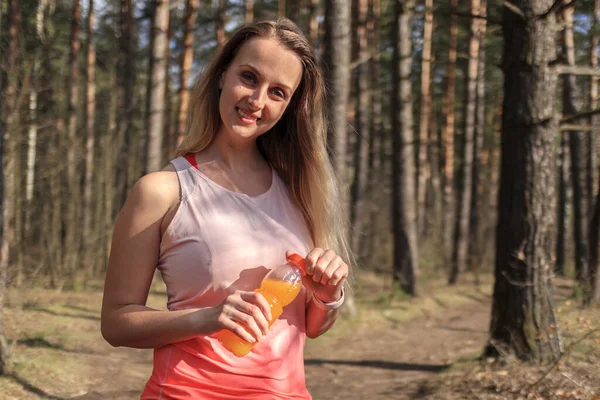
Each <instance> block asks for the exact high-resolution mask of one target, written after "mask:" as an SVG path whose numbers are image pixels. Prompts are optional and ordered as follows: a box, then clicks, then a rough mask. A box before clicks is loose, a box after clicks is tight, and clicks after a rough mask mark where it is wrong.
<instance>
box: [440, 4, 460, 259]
mask: <svg viewBox="0 0 600 400" xmlns="http://www.w3.org/2000/svg"><path fill="white" fill-rule="evenodd" d="M450 7H451V8H452V10H456V9H457V7H458V0H451V1H450ZM457 46H458V21H457V16H456V14H452V15H451V16H450V38H449V48H448V66H447V68H446V94H445V96H444V105H443V108H444V126H443V127H442V142H443V145H444V220H443V224H442V225H443V230H444V232H443V238H444V249H445V258H448V255H449V254H450V249H451V247H452V234H453V233H454V231H453V229H452V228H453V225H452V223H453V221H454V99H455V97H456V93H455V90H456V49H457Z"/></svg>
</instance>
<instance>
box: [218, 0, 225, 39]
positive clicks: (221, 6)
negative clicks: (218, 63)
mask: <svg viewBox="0 0 600 400" xmlns="http://www.w3.org/2000/svg"><path fill="white" fill-rule="evenodd" d="M216 1H217V5H216V7H215V32H216V33H217V46H221V45H222V44H223V43H224V42H225V7H226V4H225V1H226V0H216Z"/></svg>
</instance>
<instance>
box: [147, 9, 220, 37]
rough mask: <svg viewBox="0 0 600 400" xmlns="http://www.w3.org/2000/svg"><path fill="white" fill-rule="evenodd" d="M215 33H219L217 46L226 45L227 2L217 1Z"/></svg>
mask: <svg viewBox="0 0 600 400" xmlns="http://www.w3.org/2000/svg"><path fill="white" fill-rule="evenodd" d="M157 1H162V0H157ZM215 31H216V33H217V46H222V45H223V43H225V0H217V6H216V9H215Z"/></svg>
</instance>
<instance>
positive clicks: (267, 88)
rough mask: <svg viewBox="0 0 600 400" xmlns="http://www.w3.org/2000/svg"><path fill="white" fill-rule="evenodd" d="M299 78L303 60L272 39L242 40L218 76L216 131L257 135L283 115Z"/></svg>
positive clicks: (235, 137) (233, 136) (242, 136)
mask: <svg viewBox="0 0 600 400" xmlns="http://www.w3.org/2000/svg"><path fill="white" fill-rule="evenodd" d="M301 79H302V63H301V61H300V59H299V58H298V56H297V55H296V54H295V53H294V52H293V51H291V50H289V49H287V48H286V47H284V46H282V45H281V44H280V43H279V42H277V41H276V40H273V39H264V38H253V39H250V40H248V41H247V42H246V43H244V44H243V45H242V46H241V47H240V49H239V50H238V53H237V54H236V56H235V58H234V59H233V60H232V62H231V64H230V65H229V67H228V68H227V70H226V71H225V73H224V74H223V76H222V77H221V83H220V88H221V90H222V92H221V96H220V99H219V113H220V116H221V127H220V129H219V133H218V135H223V134H227V135H229V136H230V137H231V139H233V140H235V141H238V140H240V139H242V140H247V139H254V140H255V139H256V138H257V137H258V136H260V135H262V134H263V133H265V132H267V131H268V130H269V129H271V128H272V127H273V126H274V125H275V124H276V123H277V121H279V119H280V118H281V116H282V115H283V113H284V111H285V109H286V107H287V105H288V104H289V102H290V100H291V99H292V95H293V94H294V92H295V90H296V88H297V87H298V85H299V84H300V80H301Z"/></svg>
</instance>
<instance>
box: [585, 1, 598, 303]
mask: <svg viewBox="0 0 600 400" xmlns="http://www.w3.org/2000/svg"><path fill="white" fill-rule="evenodd" d="M592 21H593V22H592V29H591V32H592V34H591V37H592V40H591V45H592V46H591V50H590V55H591V59H592V62H591V64H592V68H597V66H598V51H597V47H598V36H597V34H596V29H598V26H600V0H595V1H594V15H593V17H592ZM590 78H591V86H590V107H591V108H590V109H596V108H597V107H598V80H597V79H596V78H595V77H593V76H592V77H590ZM591 125H592V126H596V125H595V124H594V117H592V124H591ZM597 132H598V130H597V128H596V130H595V131H594V132H590V146H589V152H590V167H591V168H592V175H593V166H594V156H593V155H594V154H595V151H596V149H595V143H594V142H596V143H600V140H598V138H597V137H595V139H593V140H592V138H594V134H595V133H597ZM599 172H600V171H599ZM597 179H598V181H599V182H598V183H597V187H596V188H594V187H592V188H591V190H592V193H596V198H595V201H594V202H592V204H590V207H592V205H593V207H594V208H593V212H592V213H591V214H590V215H591V219H590V226H589V233H588V237H589V246H590V254H589V257H590V261H589V268H590V281H591V284H592V290H591V294H590V298H589V303H590V304H591V303H594V304H598V303H600V273H599V268H598V264H599V260H598V259H599V257H598V253H599V250H600V173H598V175H597Z"/></svg>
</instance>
